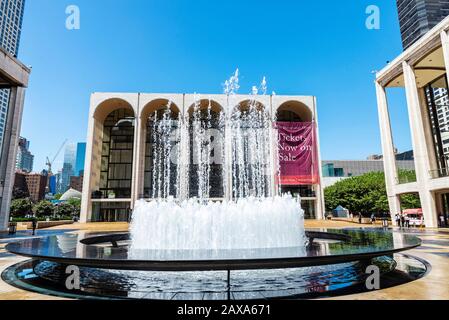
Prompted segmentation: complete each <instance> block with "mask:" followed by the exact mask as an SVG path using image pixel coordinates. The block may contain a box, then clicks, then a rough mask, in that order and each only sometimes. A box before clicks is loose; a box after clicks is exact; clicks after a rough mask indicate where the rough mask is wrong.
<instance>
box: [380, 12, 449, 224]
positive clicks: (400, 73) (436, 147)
mask: <svg viewBox="0 0 449 320" xmlns="http://www.w3.org/2000/svg"><path fill="white" fill-rule="evenodd" d="M448 31H449V17H448V18H446V19H445V20H443V21H442V22H441V23H439V24H438V25H437V26H435V27H434V28H433V29H432V30H431V31H429V32H428V33H427V34H426V35H425V36H423V37H422V38H421V39H419V40H418V41H417V42H416V43H414V44H413V45H412V46H411V47H409V48H408V49H407V50H406V51H405V52H403V53H402V54H401V55H400V56H399V57H397V58H396V59H395V60H393V61H392V62H391V63H389V64H388V66H386V67H385V68H384V69H383V70H381V71H380V72H378V74H377V77H376V90H377V100H378V109H379V119H380V129H381V139H382V148H383V154H384V166H385V172H386V183H387V192H388V199H389V205H390V210H391V214H392V215H394V214H396V213H398V212H400V211H401V203H400V199H401V195H404V194H419V197H420V200H421V205H422V209H423V212H424V218H425V223H426V226H427V227H438V226H442V225H447V217H448V213H449V163H448V159H449V135H448V121H447V120H449V118H448V116H449V105H448V101H449V100H448V81H447V70H449V35H448ZM395 87H396V88H405V93H406V98H407V108H408V113H409V119H408V120H409V123H410V133H411V138H412V145H413V152H414V156H415V171H416V181H401V179H400V177H398V168H397V164H396V161H395V155H394V150H395V148H394V141H393V135H392V129H391V123H390V116H389V105H388V98H387V97H388V95H387V91H388V90H389V89H390V88H395ZM442 218H443V220H442ZM444 220H445V221H444Z"/></svg>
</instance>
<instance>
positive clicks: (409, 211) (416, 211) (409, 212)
mask: <svg viewBox="0 0 449 320" xmlns="http://www.w3.org/2000/svg"><path fill="white" fill-rule="evenodd" d="M403 213H404V214H419V215H422V214H423V212H422V209H407V210H404V211H403Z"/></svg>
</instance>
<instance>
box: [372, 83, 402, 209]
mask: <svg viewBox="0 0 449 320" xmlns="http://www.w3.org/2000/svg"><path fill="white" fill-rule="evenodd" d="M376 94H377V107H378V113H379V124H380V137H381V141H382V153H383V157H384V160H383V161H384V170H385V183H386V188H387V195H388V199H389V200H388V203H389V205H390V214H391V217H392V218H394V216H395V215H396V214H397V213H398V212H399V211H400V209H399V208H400V206H399V208H398V206H397V202H396V200H395V199H396V198H397V196H396V194H395V193H394V186H395V185H396V184H397V177H398V171H397V167H396V155H395V152H394V144H393V135H392V132H391V122H390V115H389V112H388V102H387V94H386V91H385V88H384V87H383V86H382V85H381V84H380V83H379V82H376ZM398 209H399V210H398Z"/></svg>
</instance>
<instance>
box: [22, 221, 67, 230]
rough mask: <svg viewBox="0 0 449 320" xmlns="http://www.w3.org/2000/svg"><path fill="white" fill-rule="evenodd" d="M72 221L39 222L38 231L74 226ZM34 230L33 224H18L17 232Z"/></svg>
mask: <svg viewBox="0 0 449 320" xmlns="http://www.w3.org/2000/svg"><path fill="white" fill-rule="evenodd" d="M73 223H74V222H73V221H72V220H63V221H39V222H38V224H37V228H38V229H46V228H51V227H57V226H62V225H66V224H73ZM27 229H33V223H32V222H19V223H17V230H27Z"/></svg>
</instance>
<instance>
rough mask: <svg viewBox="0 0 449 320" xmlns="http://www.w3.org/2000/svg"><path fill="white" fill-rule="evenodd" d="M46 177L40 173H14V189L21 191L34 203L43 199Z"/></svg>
mask: <svg viewBox="0 0 449 320" xmlns="http://www.w3.org/2000/svg"><path fill="white" fill-rule="evenodd" d="M47 178H48V177H47V176H46V175H44V174H40V173H27V172H20V171H17V172H16V176H15V181H14V189H18V190H21V191H22V192H23V193H26V194H28V195H29V196H30V199H31V200H32V201H34V202H38V201H41V200H43V199H44V198H45V189H46V187H47Z"/></svg>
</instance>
